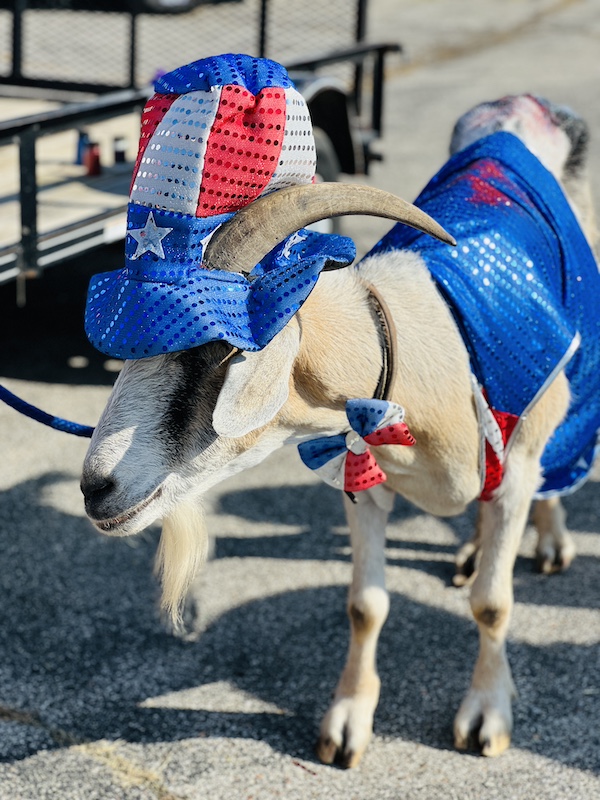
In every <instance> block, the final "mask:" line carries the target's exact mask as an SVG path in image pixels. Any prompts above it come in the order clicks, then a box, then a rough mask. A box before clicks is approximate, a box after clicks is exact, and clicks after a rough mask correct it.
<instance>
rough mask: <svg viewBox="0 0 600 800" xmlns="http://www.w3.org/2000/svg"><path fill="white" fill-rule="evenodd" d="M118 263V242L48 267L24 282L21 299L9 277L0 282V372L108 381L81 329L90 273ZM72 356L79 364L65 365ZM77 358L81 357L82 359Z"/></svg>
mask: <svg viewBox="0 0 600 800" xmlns="http://www.w3.org/2000/svg"><path fill="white" fill-rule="evenodd" d="M122 266H123V243H122V242H120V243H116V244H115V245H112V246H110V247H104V248H102V249H100V250H96V251H93V252H91V253H89V254H87V255H86V256H84V257H80V258H76V259H72V260H70V261H66V262H64V263H62V264H60V265H57V266H54V267H51V268H48V269H47V270H45V271H44V272H43V273H42V275H41V277H39V278H36V279H33V280H29V281H27V283H26V304H25V306H24V307H23V308H19V307H18V306H17V303H16V286H15V283H14V282H11V283H7V284H3V285H0V309H1V314H0V374H1V375H3V376H5V377H9V378H19V379H21V380H34V381H42V382H48V383H66V384H87V385H89V386H93V385H100V386H103V385H109V386H111V385H112V384H113V383H114V380H115V373H114V372H112V371H109V370H107V369H106V366H105V365H106V362H107V357H106V356H105V355H102V353H99V352H98V351H97V350H95V349H94V348H93V347H92V345H91V344H90V343H89V342H88V340H87V338H86V336H85V331H84V310H85V298H86V294H87V287H88V284H89V281H90V278H91V276H92V275H94V274H95V273H97V272H107V271H109V270H113V269H120V268H121V267H122ZM73 357H76V358H77V363H78V364H80V365H81V364H82V363H85V366H76V367H73V366H70V363H73V362H72V359H73ZM82 359H84V360H85V361H84V362H83V361H82Z"/></svg>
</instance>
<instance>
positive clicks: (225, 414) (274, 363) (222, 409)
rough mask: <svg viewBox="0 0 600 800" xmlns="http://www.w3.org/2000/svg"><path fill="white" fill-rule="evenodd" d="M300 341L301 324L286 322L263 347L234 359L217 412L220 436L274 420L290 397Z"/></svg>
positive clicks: (215, 422)
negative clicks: (290, 383)
mask: <svg viewBox="0 0 600 800" xmlns="http://www.w3.org/2000/svg"><path fill="white" fill-rule="evenodd" d="M299 344H300V337H299V331H298V328H297V326H295V325H294V326H292V325H286V327H285V328H283V330H281V331H280V332H279V333H278V334H277V336H276V337H275V338H274V339H273V340H272V341H271V342H269V344H268V345H267V346H266V347H265V348H264V349H263V350H260V351H258V352H256V353H250V352H244V353H240V354H239V355H237V356H235V357H234V358H232V359H231V361H230V363H229V366H228V368H227V375H226V376H225V382H224V383H223V387H222V389H221V391H220V393H219V398H218V400H217V405H216V406H215V410H214V411H213V428H214V429H215V431H216V433H217V434H218V435H219V436H225V437H227V438H234V437H238V436H244V435H245V434H246V433H250V431H253V430H256V429H257V428H261V427H262V426H263V425H266V424H267V422H270V421H271V420H272V419H273V417H274V416H275V414H277V412H278V411H279V409H280V408H281V407H282V405H283V404H284V403H285V401H286V400H287V399H288V395H289V380H290V373H291V370H292V364H293V363H294V359H295V358H296V355H297V354H298V348H299Z"/></svg>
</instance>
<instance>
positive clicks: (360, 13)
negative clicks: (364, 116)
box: [352, 0, 367, 116]
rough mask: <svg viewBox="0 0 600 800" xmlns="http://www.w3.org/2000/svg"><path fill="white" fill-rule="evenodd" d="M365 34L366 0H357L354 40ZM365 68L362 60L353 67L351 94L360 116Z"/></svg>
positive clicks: (360, 39) (358, 39) (360, 40)
mask: <svg viewBox="0 0 600 800" xmlns="http://www.w3.org/2000/svg"><path fill="white" fill-rule="evenodd" d="M366 35H367V0H358V2H357V4H356V42H357V43H359V42H362V41H364V39H365V37H366ZM364 73H365V68H364V64H363V62H362V61H361V62H359V63H358V64H356V65H355V67H354V86H353V87H352V95H353V98H354V107H355V108H356V113H357V114H358V115H359V116H360V114H361V111H362V90H363V80H364Z"/></svg>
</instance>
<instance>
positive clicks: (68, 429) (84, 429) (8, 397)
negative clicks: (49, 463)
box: [0, 385, 94, 439]
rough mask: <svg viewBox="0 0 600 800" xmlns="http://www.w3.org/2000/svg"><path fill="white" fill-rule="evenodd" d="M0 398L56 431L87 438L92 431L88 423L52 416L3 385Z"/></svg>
mask: <svg viewBox="0 0 600 800" xmlns="http://www.w3.org/2000/svg"><path fill="white" fill-rule="evenodd" d="M0 400H2V401H4V402H5V403H6V404H7V405H9V406H10V407H11V408H14V409H15V410H16V411H19V412H20V413H21V414H25V416H26V417H29V418H30V419H34V420H35V421H36V422H41V423H42V425H48V426H49V427H50V428H54V430H56V431H63V432H64V433H72V434H73V435H74V436H85V437H86V438H87V439H89V438H90V437H91V435H92V433H93V432H94V429H93V428H92V427H91V426H90V425H80V424H79V423H78V422H70V421H69V420H68V419H62V418H61V417H54V416H52V414H47V413H46V412H45V411H42V410H41V408H36V406H32V405H31V403H26V402H25V400H21V398H20V397H17V395H16V394H13V393H12V392H9V391H8V389H5V388H4V386H2V385H0Z"/></svg>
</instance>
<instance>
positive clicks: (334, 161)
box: [310, 128, 340, 233]
mask: <svg viewBox="0 0 600 800" xmlns="http://www.w3.org/2000/svg"><path fill="white" fill-rule="evenodd" d="M313 135H314V137H315V150H316V153H317V181H318V182H322V181H327V182H329V181H337V180H338V179H339V175H340V162H339V159H338V157H337V154H336V152H335V148H334V146H333V143H332V141H331V139H330V138H329V136H327V134H326V133H325V131H324V130H322V129H321V128H315V129H314V131H313ZM310 227H311V228H312V229H313V230H318V231H320V232H321V233H339V232H340V218H339V217H333V218H332V219H326V220H323V221H322V222H317V223H316V224H315V225H311V226H310Z"/></svg>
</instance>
